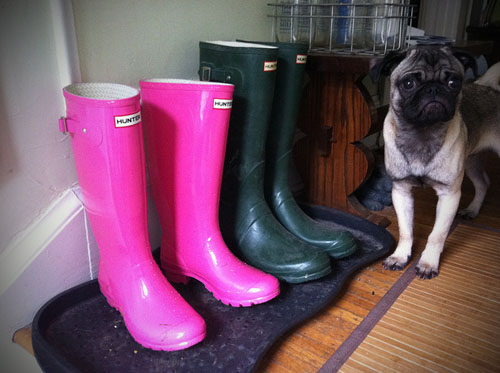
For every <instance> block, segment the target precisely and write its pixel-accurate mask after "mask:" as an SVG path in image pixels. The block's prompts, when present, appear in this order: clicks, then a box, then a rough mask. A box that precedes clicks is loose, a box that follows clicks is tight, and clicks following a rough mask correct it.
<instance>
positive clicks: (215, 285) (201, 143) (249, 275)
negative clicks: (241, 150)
mask: <svg viewBox="0 0 500 373" xmlns="http://www.w3.org/2000/svg"><path fill="white" fill-rule="evenodd" d="M140 86H141V96H142V105H143V115H144V130H145V137H146V149H147V152H146V156H147V160H148V161H147V163H148V168H149V175H150V180H151V188H152V192H153V198H154V200H155V203H156V207H157V210H158V215H159V217H160V223H161V226H162V232H163V236H162V244H161V265H162V268H163V270H164V271H165V273H166V275H167V278H168V279H169V280H170V281H174V282H184V283H186V282H187V280H188V277H192V278H195V279H197V280H199V281H201V282H202V283H203V284H204V285H205V286H206V288H207V289H208V290H209V291H211V292H212V293H213V294H214V296H215V297H216V298H217V299H220V300H221V301H222V302H223V303H225V304H230V305H233V306H251V305H252V304H258V303H263V302H266V301H268V300H270V299H272V298H274V297H276V296H277V295H278V294H279V291H280V287H279V281H278V280H277V279H276V278H274V277H273V276H271V275H269V274H266V273H264V272H262V271H259V270H258V269H255V268H253V267H250V266H249V265H247V264H245V263H243V262H242V261H240V260H239V259H237V258H236V257H235V256H234V255H233V254H232V253H231V251H229V249H228V248H227V246H226V244H225V242H224V241H223V239H222V235H221V232H220V227H219V196H220V188H221V180H222V169H223V165H224V154H225V150H226V139H227V130H228V125H229V116H230V113H231V103H232V98H233V90H234V87H233V85H231V84H215V83H209V82H200V81H193V80H177V79H153V80H146V81H141V82H140Z"/></svg>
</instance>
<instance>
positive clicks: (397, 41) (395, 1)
mask: <svg viewBox="0 0 500 373" xmlns="http://www.w3.org/2000/svg"><path fill="white" fill-rule="evenodd" d="M268 6H269V7H271V8H272V14H270V15H269V17H271V18H272V19H273V27H272V34H273V40H274V41H278V42H292V43H305V44H308V45H309V49H310V50H311V51H315V52H325V53H339V54H357V55H383V54H386V53H387V52H389V51H391V50H400V49H403V48H405V47H406V36H407V28H408V26H411V21H412V19H413V8H414V5H410V4H409V0H381V1H380V2H379V1H378V0H361V1H357V0H338V1H337V2H332V1H323V0H280V1H278V2H274V3H269V4H268Z"/></svg>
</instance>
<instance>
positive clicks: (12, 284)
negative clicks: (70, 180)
mask: <svg viewBox="0 0 500 373" xmlns="http://www.w3.org/2000/svg"><path fill="white" fill-rule="evenodd" d="M150 195H151V193H149V188H148V197H149V198H148V224H149V239H150V243H151V246H152V248H153V249H154V248H157V247H159V245H160V236H161V233H160V225H159V221H158V215H157V213H156V210H155V207H154V204H153V201H152V199H151V198H150ZM98 262H99V251H98V247H97V243H96V241H95V237H94V235H93V233H92V229H91V227H90V225H89V224H88V221H87V216H86V213H85V209H84V207H83V204H82V202H81V194H80V188H79V187H78V186H76V187H74V188H71V189H69V190H67V191H66V192H65V193H64V194H63V195H62V196H61V197H60V198H58V199H57V200H56V201H54V203H52V204H51V206H50V207H49V208H48V209H47V210H46V211H45V213H43V214H42V215H41V216H40V217H39V218H38V219H37V221H36V222H34V223H33V224H32V225H31V226H30V227H29V228H28V229H26V230H25V231H24V232H22V233H21V234H20V235H18V236H17V237H16V238H15V239H14V240H13V241H12V242H11V243H10V244H9V246H8V247H7V248H6V249H5V250H4V251H3V252H1V253H0V316H1V317H0V351H7V350H8V349H11V347H12V346H11V345H12V342H11V339H12V336H13V333H14V332H15V331H16V330H17V329H19V328H22V327H24V326H26V325H28V324H30V323H31V322H32V321H33V318H34V316H35V314H36V312H37V311H38V310H39V309H40V308H41V307H42V306H43V305H44V304H45V303H46V302H47V301H49V300H50V299H51V298H52V297H54V296H56V295H58V294H60V293H61V292H63V291H65V290H67V289H69V288H71V287H73V286H76V285H79V284H81V283H83V282H86V281H88V280H91V279H94V278H97V271H98ZM7 347H8V348H7ZM13 356H14V355H12V356H11V357H13ZM21 356H22V355H21ZM26 359H27V362H26V363H29V364H34V362H33V361H31V360H32V358H31V357H30V355H28V354H27V357H26ZM6 361H7V360H5V359H3V358H2V356H1V354H0V371H4V370H3V369H2V366H3V365H4V363H5V362H6ZM12 363H13V364H18V363H19V364H20V362H15V363H14V361H12ZM35 365H36V364H35Z"/></svg>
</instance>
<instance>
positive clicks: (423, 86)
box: [372, 46, 500, 279]
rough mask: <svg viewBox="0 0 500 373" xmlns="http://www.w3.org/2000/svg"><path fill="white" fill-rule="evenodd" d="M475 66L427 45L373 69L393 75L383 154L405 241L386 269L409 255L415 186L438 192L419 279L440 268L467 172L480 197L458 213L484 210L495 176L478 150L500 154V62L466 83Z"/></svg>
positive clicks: (465, 56) (464, 58)
mask: <svg viewBox="0 0 500 373" xmlns="http://www.w3.org/2000/svg"><path fill="white" fill-rule="evenodd" d="M469 67H471V68H473V69H474V68H475V60H474V58H473V57H471V56H470V55H468V54H466V53H462V52H456V51H455V52H454V51H452V50H451V49H450V48H448V47H442V46H441V47H435V46H425V47H414V48H411V49H408V50H407V51H405V52H401V53H392V54H389V55H387V56H386V57H385V58H384V59H383V61H382V62H381V63H380V64H379V65H378V66H376V67H375V68H374V69H373V70H372V77H374V78H375V80H377V79H378V78H379V77H380V76H381V75H383V74H387V75H390V107H389V111H388V114H387V116H386V118H385V121H384V126H383V137H384V144H385V148H384V153H385V154H384V159H385V167H386V169H387V172H388V174H389V176H390V178H391V180H392V183H393V188H392V201H393V205H394V209H395V211H396V215H397V219H398V226H399V242H398V244H397V247H396V249H395V251H394V253H393V254H392V255H391V256H389V257H388V258H386V259H385V260H384V262H383V267H384V268H385V269H389V270H401V269H403V268H404V267H405V266H406V264H407V263H408V262H409V260H410V257H411V250H412V245H413V209H414V208H413V195H412V188H413V187H416V186H430V187H432V188H433V189H434V190H435V192H436V194H437V196H438V202H437V208H436V219H435V222H434V226H433V229H432V232H431V233H430V235H429V237H428V239H427V243H426V246H425V249H424V251H423V253H422V256H421V257H420V259H419V261H418V263H417V266H416V272H417V275H418V276H419V277H421V278H425V279H430V278H433V277H435V276H437V275H438V273H439V259H440V256H441V253H442V251H443V248H444V244H445V241H446V238H447V236H448V233H449V230H450V227H451V224H452V222H453V220H454V218H455V215H456V213H457V209H458V205H459V202H460V194H461V185H462V180H463V177H464V173H465V174H466V175H467V176H468V177H469V178H470V179H471V180H472V183H473V185H474V189H475V196H474V199H473V200H472V202H471V203H470V205H469V206H468V207H467V208H466V209H464V210H463V211H461V212H460V213H459V214H460V215H461V216H463V217H464V218H474V217H475V216H476V215H477V214H478V212H479V209H480V208H481V204H482V203H483V200H484V197H485V194H486V191H487V189H488V186H489V179H488V176H487V174H486V172H485V170H484V167H483V164H482V162H481V161H480V160H479V156H478V155H479V153H481V152H482V151H483V150H486V149H490V150H493V151H495V152H496V153H497V154H498V155H499V156H500V90H499V77H500V64H498V65H494V66H493V67H492V68H491V69H490V70H488V72H487V73H486V74H485V75H484V76H483V78H481V79H479V80H478V81H476V82H475V83H464V70H465V69H467V68H469Z"/></svg>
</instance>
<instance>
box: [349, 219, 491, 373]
mask: <svg viewBox="0 0 500 373" xmlns="http://www.w3.org/2000/svg"><path fill="white" fill-rule="evenodd" d="M471 233H474V234H473V235H472V234H471ZM448 242H449V248H448V255H446V256H445V257H444V258H443V260H442V261H441V271H440V275H439V276H438V277H437V278H435V279H433V280H432V281H424V280H420V279H416V280H414V281H412V283H411V284H410V285H409V286H408V288H407V289H406V290H405V291H404V292H403V293H402V294H401V296H400V297H399V298H398V299H397V300H396V302H395V303H394V304H393V306H392V307H391V309H390V310H389V311H388V312H387V314H386V315H385V316H384V317H383V318H382V319H381V320H380V322H379V323H378V324H377V325H376V326H375V327H374V328H373V330H372V331H371V332H370V334H369V335H368V336H367V337H366V339H365V340H364V341H363V342H362V343H361V345H360V346H359V348H358V349H356V351H354V353H353V354H352V355H351V357H350V359H352V360H354V361H358V360H360V359H367V358H368V359H371V360H373V361H376V362H377V363H378V364H384V365H385V366H387V367H390V368H394V369H396V368H398V367H399V366H400V365H401V364H403V365H404V366H405V367H411V368H412V369H416V371H426V370H429V371H432V372H439V371H443V372H446V371H455V372H478V371H481V372H495V371H496V372H498V371H499V370H500V310H499V303H500V302H499V299H498V295H497V296H492V297H483V296H480V295H475V294H474V290H475V288H476V286H477V285H482V284H484V279H487V278H495V280H498V275H497V273H498V266H495V265H490V263H495V262H496V263H497V264H498V259H497V256H496V253H495V252H494V250H492V249H494V248H500V234H498V233H496V232H490V231H488V230H479V229H474V231H473V232H472V231H471V229H470V228H469V227H463V226H458V227H457V228H456V229H455V231H454V232H453V233H452V234H451V236H450V238H449V241H448ZM476 254H478V255H477V256H476ZM471 258H474V260H471ZM471 262H473V264H474V265H473V266H472V268H473V270H472V271H469V272H467V275H462V276H460V277H459V278H457V276H455V274H454V273H453V272H452V271H448V269H452V268H456V267H457V263H460V264H461V266H464V267H467V266H468V263H471ZM479 268H481V269H482V270H481V271H479V270H478V269H479ZM428 284H430V285H431V286H427V285H428ZM488 287H489V289H490V290H492V292H493V293H496V294H499V293H500V281H494V282H493V283H491V284H488ZM443 289H445V290H446V292H443ZM453 289H460V290H461V291H462V293H461V294H459V295H458V296H456V297H454V299H453V300H452V297H451V294H452V291H453ZM464 293H465V294H467V296H462V295H463V294H464ZM494 310H496V312H495V311H494ZM407 330H410V331H412V332H411V334H410V335H409V334H408V333H404V332H403V331H407ZM380 356H384V359H383V360H382V359H380ZM379 359H380V360H379ZM396 363H397V364H396ZM346 364H347V366H349V364H348V363H347V362H346ZM340 371H343V369H342V368H341V369H340Z"/></svg>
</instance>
